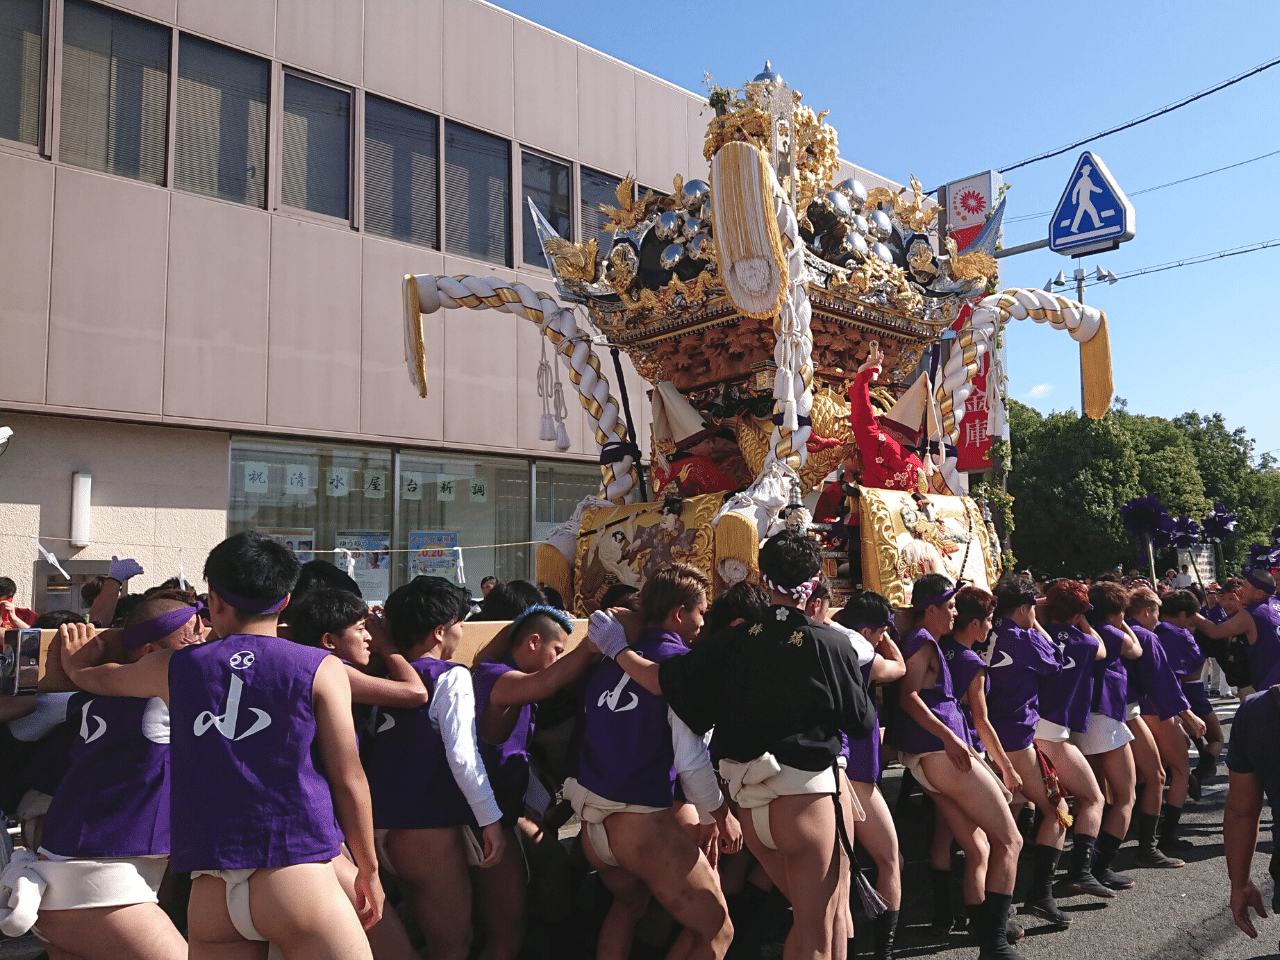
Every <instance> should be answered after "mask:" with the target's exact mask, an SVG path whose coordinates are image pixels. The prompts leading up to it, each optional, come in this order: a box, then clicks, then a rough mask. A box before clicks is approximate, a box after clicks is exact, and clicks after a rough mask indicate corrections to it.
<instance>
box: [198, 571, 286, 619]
mask: <svg viewBox="0 0 1280 960" xmlns="http://www.w3.org/2000/svg"><path fill="white" fill-rule="evenodd" d="M209 589H210V590H212V591H213V592H214V593H216V594H217V595H218V596H220V597H221V598H222V601H223V602H224V603H226V604H227V605H228V606H230V607H232V608H234V609H235V610H237V611H238V612H240V613H252V614H259V615H261V614H266V613H279V612H280V611H281V610H283V609H284V605H285V603H287V602H288V600H289V595H288V594H285V595H284V596H283V597H280V598H279V599H275V598H271V597H269V598H267V599H266V600H263V599H261V598H258V597H242V596H239V595H238V594H234V593H232V592H231V591H230V590H227V589H225V588H223V587H221V586H219V585H218V584H216V583H214V582H213V581H212V580H211V581H209Z"/></svg>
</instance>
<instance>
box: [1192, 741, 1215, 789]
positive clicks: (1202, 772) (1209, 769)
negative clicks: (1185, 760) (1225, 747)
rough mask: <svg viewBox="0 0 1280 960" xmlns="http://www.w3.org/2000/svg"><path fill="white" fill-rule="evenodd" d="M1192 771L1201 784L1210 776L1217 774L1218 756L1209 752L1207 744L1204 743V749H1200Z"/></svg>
mask: <svg viewBox="0 0 1280 960" xmlns="http://www.w3.org/2000/svg"><path fill="white" fill-rule="evenodd" d="M1194 773H1195V778H1196V780H1198V781H1199V782H1200V784H1201V786H1203V785H1204V784H1205V783H1207V782H1208V780H1209V778H1210V777H1213V776H1217V773H1218V758H1217V757H1215V756H1214V755H1213V754H1212V753H1210V752H1209V745H1208V744H1205V747H1204V749H1203V750H1201V751H1200V759H1199V760H1197V761H1196V769H1195V771H1194Z"/></svg>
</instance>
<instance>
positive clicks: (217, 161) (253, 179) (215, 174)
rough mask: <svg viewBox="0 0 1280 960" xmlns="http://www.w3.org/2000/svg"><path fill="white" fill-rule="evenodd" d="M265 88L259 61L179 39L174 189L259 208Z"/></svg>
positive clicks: (267, 80) (266, 72)
mask: <svg viewBox="0 0 1280 960" xmlns="http://www.w3.org/2000/svg"><path fill="white" fill-rule="evenodd" d="M270 85H271V74H270V66H269V64H268V63H267V61H266V60H262V59H260V58H258V57H251V56H249V55H248V54H244V53H237V52H236V51H234V50H228V49H227V48H226V47H220V46H217V45H216V44H212V43H209V42H207V41H205V40H200V39H198V38H196V37H189V36H186V35H185V34H184V35H183V36H182V38H181V40H180V41H179V46H178V104H177V110H178V136H177V142H176V144H175V146H174V151H175V153H174V167H173V177H174V185H175V186H177V187H180V188H181V189H183V190H190V191H192V192H193V193H203V194H207V195H208V196H211V197H221V198H222V199H223V200H234V201H235V202H236V203H247V204H250V205H251V206H255V207H261V206H263V205H264V203H265V202H266V187H267V105H268V103H269V102H270Z"/></svg>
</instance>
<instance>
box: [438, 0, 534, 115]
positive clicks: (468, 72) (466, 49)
mask: <svg viewBox="0 0 1280 960" xmlns="http://www.w3.org/2000/svg"><path fill="white" fill-rule="evenodd" d="M514 36H515V20H514V19H513V18H512V17H511V16H510V15H509V14H507V13H504V12H503V11H501V10H497V9H495V8H493V7H489V6H484V5H481V4H479V3H472V2H470V0H452V2H450V3H447V4H445V8H444V53H443V56H442V57H441V63H442V64H443V67H444V112H445V113H446V114H448V115H449V116H450V117H452V118H454V119H456V120H460V121H462V122H463V123H470V124H474V125H475V126H478V127H484V128H485V129H486V130H490V131H492V132H494V133H497V134H501V135H502V136H504V137H511V136H514V135H515V129H516V124H515V107H514V103H515V92H514V88H513V84H514V79H513V66H512V62H513V59H514V57H515V40H514Z"/></svg>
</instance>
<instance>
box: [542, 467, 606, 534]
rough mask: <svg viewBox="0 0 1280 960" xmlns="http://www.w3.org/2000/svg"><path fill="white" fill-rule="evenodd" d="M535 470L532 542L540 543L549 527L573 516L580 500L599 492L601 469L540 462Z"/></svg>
mask: <svg viewBox="0 0 1280 960" xmlns="http://www.w3.org/2000/svg"><path fill="white" fill-rule="evenodd" d="M535 469H536V471H537V472H536V475H535V476H536V485H535V487H534V490H535V495H534V496H535V511H536V512H535V514H534V518H533V539H535V540H539V541H541V540H545V539H546V538H547V535H548V534H549V533H551V528H552V527H554V526H555V525H556V524H558V523H564V521H566V520H568V519H569V518H570V517H572V516H573V511H574V509H575V508H576V507H577V506H578V504H579V503H581V502H582V499H583V497H588V496H594V495H596V494H598V493H599V492H600V468H599V467H596V466H590V465H588V464H576V463H555V462H550V461H546V460H539V461H538V462H537V464H536V465H535Z"/></svg>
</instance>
